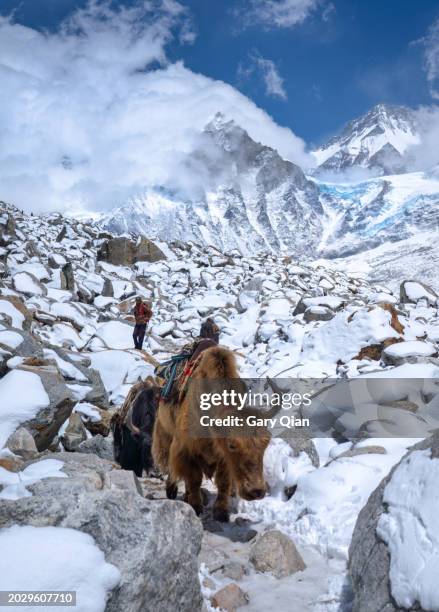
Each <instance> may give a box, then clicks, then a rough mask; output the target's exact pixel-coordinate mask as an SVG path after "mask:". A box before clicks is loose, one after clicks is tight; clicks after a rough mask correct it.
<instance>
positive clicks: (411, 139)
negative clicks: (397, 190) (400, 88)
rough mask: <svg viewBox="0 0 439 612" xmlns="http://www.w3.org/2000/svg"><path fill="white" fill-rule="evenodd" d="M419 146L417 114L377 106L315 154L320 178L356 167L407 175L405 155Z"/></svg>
mask: <svg viewBox="0 0 439 612" xmlns="http://www.w3.org/2000/svg"><path fill="white" fill-rule="evenodd" d="M417 143H419V135H418V133H417V127H416V122H415V119H414V114H413V111H411V110H410V109H409V108H406V107H403V106H393V105H388V104H377V105H376V106H374V107H373V108H372V109H371V110H370V111H369V112H367V113H366V114H365V115H362V116H361V117H359V118H357V119H354V120H353V121H350V122H349V123H347V124H346V125H345V127H344V128H343V129H342V131H341V133H340V134H339V135H337V136H334V137H333V138H331V139H330V140H329V141H328V142H327V143H326V144H325V145H323V146H322V147H320V148H319V149H317V150H315V151H314V152H313V154H314V157H315V159H316V162H317V166H318V170H317V174H318V173H319V171H320V172H321V171H322V170H331V171H336V172H339V171H344V170H347V169H349V168H353V167H359V168H367V169H373V170H375V171H378V172H379V173H380V174H396V173H400V172H404V171H405V168H404V164H403V159H402V155H403V154H404V153H405V152H406V151H407V149H408V148H409V147H410V146H412V145H414V144H417Z"/></svg>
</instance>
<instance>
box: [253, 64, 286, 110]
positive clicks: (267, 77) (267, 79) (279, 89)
mask: <svg viewBox="0 0 439 612" xmlns="http://www.w3.org/2000/svg"><path fill="white" fill-rule="evenodd" d="M256 63H257V65H258V67H259V69H260V71H261V74H262V79H263V81H264V84H265V91H266V93H267V95H269V96H273V97H275V98H281V99H282V100H286V99H287V93H286V91H285V88H284V80H283V78H282V77H281V76H280V74H279V71H278V69H277V67H276V64H275V63H274V62H273V61H272V60H269V59H266V58H264V57H261V56H258V57H256Z"/></svg>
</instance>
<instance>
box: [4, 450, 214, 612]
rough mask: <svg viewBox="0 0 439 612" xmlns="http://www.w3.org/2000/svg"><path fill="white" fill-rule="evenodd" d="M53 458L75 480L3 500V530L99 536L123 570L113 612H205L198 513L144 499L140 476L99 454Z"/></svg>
mask: <svg viewBox="0 0 439 612" xmlns="http://www.w3.org/2000/svg"><path fill="white" fill-rule="evenodd" d="M50 457H51V458H53V459H58V460H59V461H62V462H63V463H64V465H63V467H62V471H63V472H64V473H65V474H67V475H68V478H45V479H43V480H41V481H39V482H37V483H36V484H33V485H31V486H28V489H29V490H30V491H31V492H32V496H31V497H23V498H21V499H19V500H17V501H10V500H0V528H3V527H9V526H12V525H14V524H15V525H16V524H18V525H32V526H35V527H44V526H56V527H67V528H71V529H77V530H79V531H82V532H84V533H88V534H89V535H91V536H92V537H93V538H94V541H95V543H96V545H97V546H98V547H99V548H100V549H101V550H102V551H103V553H104V555H105V560H106V561H107V562H109V563H112V564H113V565H115V566H116V567H117V568H118V569H119V570H120V572H121V581H120V583H119V585H118V587H116V588H115V589H114V590H113V591H112V593H111V595H110V598H109V600H108V603H107V606H106V612H120V611H121V610H124V611H126V612H143V611H145V610H154V611H158V612H169V610H180V611H182V612H196V611H197V610H200V609H201V605H202V599H201V594H200V584H199V580H198V564H197V557H198V553H199V550H200V546H201V536H202V527H201V523H200V521H199V519H198V518H197V517H196V516H195V513H194V512H193V510H192V508H190V506H188V505H187V504H184V503H183V502H176V501H168V500H164V501H156V500H155V501H151V500H146V499H144V498H143V497H142V496H141V495H140V494H139V492H140V487H139V485H138V482H137V479H136V477H135V476H134V474H133V473H132V472H128V471H125V470H119V469H116V468H115V466H114V464H112V463H111V462H109V461H105V460H103V459H99V458H98V457H94V456H93V455H88V454H87V455H83V454H80V453H54V454H52V455H51V456H50Z"/></svg>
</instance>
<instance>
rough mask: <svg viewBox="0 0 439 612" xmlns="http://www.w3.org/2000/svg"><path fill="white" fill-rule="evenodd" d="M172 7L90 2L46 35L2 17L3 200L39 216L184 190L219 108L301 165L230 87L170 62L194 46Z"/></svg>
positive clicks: (286, 136) (183, 18)
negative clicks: (176, 50)
mask: <svg viewBox="0 0 439 612" xmlns="http://www.w3.org/2000/svg"><path fill="white" fill-rule="evenodd" d="M194 36H195V34H194V31H193V27H192V24H191V22H190V16H189V15H188V14H187V12H186V9H184V8H183V7H182V6H181V5H180V4H178V3H177V2H175V1H174V0H164V1H162V2H159V3H150V2H148V3H146V2H145V3H142V4H139V5H137V6H136V7H135V8H124V7H120V8H119V9H117V11H115V10H112V9H111V8H110V4H109V3H108V2H98V1H93V2H90V3H89V5H88V6H87V7H86V8H85V9H83V10H80V11H77V12H76V13H75V14H74V15H73V16H72V17H70V18H69V20H68V21H66V22H64V23H63V24H62V25H61V27H60V28H59V30H58V31H56V32H54V33H48V32H44V33H43V32H39V31H36V30H33V29H31V28H28V27H24V26H21V25H20V24H18V23H14V21H13V20H12V19H11V18H4V17H3V18H0V57H1V60H0V79H1V82H2V88H3V92H7V95H3V100H2V104H1V108H0V180H1V183H2V198H4V199H9V200H10V201H13V202H15V203H16V204H17V205H19V206H22V207H25V206H30V207H31V208H32V209H33V210H43V209H81V208H82V209H90V208H93V209H106V208H110V207H112V206H114V205H118V204H122V203H123V202H124V201H126V200H127V199H128V198H130V197H131V196H133V195H135V194H137V193H139V192H141V191H142V190H144V189H145V187H151V186H154V185H165V186H167V187H169V188H171V189H175V190H178V191H180V193H181V195H182V196H184V195H185V194H187V195H190V193H191V192H192V191H193V190H195V191H196V189H197V181H198V180H199V179H198V177H197V176H196V173H194V174H193V175H192V176H189V175H188V173H187V168H186V169H185V168H184V164H183V163H182V162H183V160H184V158H185V157H186V155H187V153H188V152H190V151H191V150H192V148H193V146H194V144H193V143H194V140H196V138H197V135H198V134H199V133H200V131H201V130H202V129H203V127H204V126H205V125H206V124H207V123H208V122H209V121H210V120H211V119H212V117H213V116H214V115H215V113H216V112H217V111H221V112H223V113H224V114H225V115H226V116H227V117H229V118H230V119H234V120H235V121H237V122H238V123H239V125H241V126H242V127H243V128H244V129H246V130H247V131H248V133H249V134H250V135H251V137H252V138H254V139H255V140H257V141H261V142H263V143H264V144H267V145H269V146H272V147H274V148H276V149H278V151H279V152H280V154H281V155H282V156H283V157H285V158H287V159H290V160H291V161H294V162H297V163H299V164H302V165H305V166H306V165H307V164H308V162H309V158H308V156H307V154H306V152H305V146H304V143H303V141H302V140H301V139H299V138H298V137H296V136H295V135H294V134H293V133H292V132H291V131H290V130H289V129H287V128H282V127H280V126H278V125H277V124H276V123H275V122H274V121H273V120H272V119H271V117H269V115H268V114H266V113H265V112H264V111H262V110H261V109H259V108H258V107H257V106H256V105H255V104H254V103H253V102H252V101H250V100H249V99H248V98H246V97H245V96H244V95H242V94H241V93H239V92H238V91H237V90H236V89H235V88H233V87H232V86H230V85H228V84H226V83H223V82H221V81H215V80H213V79H210V78H208V77H206V76H203V75H201V74H196V73H194V72H192V71H191V70H189V69H188V68H186V67H185V66H184V65H183V64H182V63H180V62H176V63H170V62H169V61H168V58H167V53H166V49H167V45H168V44H169V43H170V42H171V41H176V40H177V41H179V42H180V43H185V42H186V43H187V42H188V43H190V42H192V41H193V39H194Z"/></svg>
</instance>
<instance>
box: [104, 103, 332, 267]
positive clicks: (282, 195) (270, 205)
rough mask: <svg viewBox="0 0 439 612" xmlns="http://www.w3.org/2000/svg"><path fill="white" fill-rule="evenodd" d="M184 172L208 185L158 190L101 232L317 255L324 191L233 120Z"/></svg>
mask: <svg viewBox="0 0 439 612" xmlns="http://www.w3.org/2000/svg"><path fill="white" fill-rule="evenodd" d="M184 169H185V172H186V174H187V175H190V176H197V177H201V178H202V184H201V187H200V189H199V191H198V193H197V195H196V197H192V198H189V197H184V196H182V195H180V196H177V195H174V196H173V197H170V196H169V192H165V191H162V192H160V193H158V192H157V190H153V191H151V190H150V191H149V192H147V193H145V194H144V195H141V196H140V197H137V198H136V199H135V201H134V200H133V201H132V202H130V203H129V204H127V205H126V206H123V207H121V208H119V209H116V210H113V211H111V212H110V213H108V214H107V215H105V217H103V218H102V219H101V227H105V228H106V229H108V230H110V231H114V232H127V233H144V234H145V235H147V236H153V237H159V238H162V239H169V238H172V239H177V240H186V241H187V240H191V241H193V242H196V243H199V244H206V243H207V244H211V245H214V246H216V247H218V248H220V249H223V250H227V251H228V250H233V249H238V250H239V251H240V252H241V253H256V252H259V251H271V252H275V253H278V252H281V251H286V252H295V253H303V254H305V253H306V254H307V255H309V254H313V253H314V254H316V253H317V247H318V244H319V242H320V239H321V235H322V232H323V226H322V216H323V210H322V207H321V204H320V201H319V190H318V187H317V186H316V184H315V183H314V182H313V181H310V180H309V179H307V178H306V176H305V174H304V173H303V171H302V170H301V168H299V166H296V165H295V164H293V163H291V162H289V161H286V160H284V159H283V158H282V157H281V156H280V155H279V153H278V152H277V151H276V150H275V149H272V148H270V147H267V146H265V145H262V144H260V143H258V142H256V141H254V140H253V139H252V138H251V137H250V136H249V134H248V133H247V132H246V131H245V130H244V129H242V128H241V127H240V126H239V125H238V124H237V123H235V122H234V121H233V120H229V119H227V118H226V117H225V116H224V115H222V114H221V113H217V114H216V115H215V117H214V118H213V119H212V121H211V122H209V123H208V124H207V125H206V127H205V129H204V130H203V132H202V133H201V134H200V135H199V138H198V142H197V146H196V148H195V149H194V150H193V151H192V153H190V154H189V155H188V156H187V158H186V159H185V168H184Z"/></svg>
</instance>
